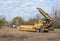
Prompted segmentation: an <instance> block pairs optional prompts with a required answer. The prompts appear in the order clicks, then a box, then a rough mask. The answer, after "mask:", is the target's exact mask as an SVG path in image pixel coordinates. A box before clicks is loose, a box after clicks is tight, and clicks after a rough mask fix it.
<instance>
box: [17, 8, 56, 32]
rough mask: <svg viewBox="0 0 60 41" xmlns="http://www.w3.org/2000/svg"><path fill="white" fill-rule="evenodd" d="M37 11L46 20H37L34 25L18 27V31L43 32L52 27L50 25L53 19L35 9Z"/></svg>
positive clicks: (39, 9) (40, 10)
mask: <svg viewBox="0 0 60 41" xmlns="http://www.w3.org/2000/svg"><path fill="white" fill-rule="evenodd" d="M37 10H38V11H39V12H40V13H41V14H42V15H43V16H44V17H45V18H46V19H45V20H42V19H39V20H38V22H37V23H35V24H34V25H20V26H18V27H17V28H18V30H23V31H39V32H44V31H48V28H49V27H50V26H52V23H53V22H54V21H55V19H53V18H51V17H50V16H49V15H48V14H47V13H45V12H44V11H43V10H42V9H41V8H37Z"/></svg>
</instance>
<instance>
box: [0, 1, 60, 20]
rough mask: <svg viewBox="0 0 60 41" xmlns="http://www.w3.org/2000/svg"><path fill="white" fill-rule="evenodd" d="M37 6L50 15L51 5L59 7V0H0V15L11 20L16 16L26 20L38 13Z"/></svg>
mask: <svg viewBox="0 0 60 41" xmlns="http://www.w3.org/2000/svg"><path fill="white" fill-rule="evenodd" d="M37 7H40V8H42V9H43V10H44V11H46V12H47V13H49V15H51V14H52V7H56V8H60V0H0V15H4V16H6V19H8V20H12V19H13V18H14V17H16V16H21V17H23V18H24V19H25V20H27V19H28V18H33V17H34V16H36V14H40V13H39V12H38V11H37V9H36V8H37Z"/></svg>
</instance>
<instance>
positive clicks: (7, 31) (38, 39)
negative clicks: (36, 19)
mask: <svg viewBox="0 0 60 41" xmlns="http://www.w3.org/2000/svg"><path fill="white" fill-rule="evenodd" d="M0 41H60V29H55V30H54V31H50V32H48V33H39V32H27V31H18V30H17V29H16V28H1V29H0Z"/></svg>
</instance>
